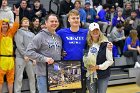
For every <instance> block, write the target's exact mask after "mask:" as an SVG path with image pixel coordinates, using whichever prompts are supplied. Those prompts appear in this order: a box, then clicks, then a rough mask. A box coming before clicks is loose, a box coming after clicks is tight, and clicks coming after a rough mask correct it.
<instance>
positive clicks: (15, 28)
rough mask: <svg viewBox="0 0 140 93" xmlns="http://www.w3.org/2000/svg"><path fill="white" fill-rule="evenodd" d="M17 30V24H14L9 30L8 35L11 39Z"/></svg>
mask: <svg viewBox="0 0 140 93" xmlns="http://www.w3.org/2000/svg"><path fill="white" fill-rule="evenodd" d="M18 28H19V23H17V22H14V24H13V27H12V28H10V29H9V30H10V31H9V33H10V35H11V36H12V37H14V35H15V33H16V32H17V30H18Z"/></svg>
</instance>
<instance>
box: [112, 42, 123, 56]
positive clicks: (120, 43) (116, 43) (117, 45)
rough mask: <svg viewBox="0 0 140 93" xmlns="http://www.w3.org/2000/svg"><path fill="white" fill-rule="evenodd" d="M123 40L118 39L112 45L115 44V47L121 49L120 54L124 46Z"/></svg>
mask: <svg viewBox="0 0 140 93" xmlns="http://www.w3.org/2000/svg"><path fill="white" fill-rule="evenodd" d="M124 42H125V41H124V40H119V41H117V42H113V45H115V46H116V47H119V48H120V50H121V55H123V47H124Z"/></svg>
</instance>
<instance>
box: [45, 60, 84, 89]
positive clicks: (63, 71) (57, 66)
mask: <svg viewBox="0 0 140 93" xmlns="http://www.w3.org/2000/svg"><path fill="white" fill-rule="evenodd" d="M46 70H47V71H46V72H47V73H46V74H47V79H46V80H47V89H48V91H61V90H73V89H81V88H82V76H81V72H82V65H81V61H79V60H78V61H71V60H70V61H63V60H60V61H55V62H54V64H51V65H47V69H46Z"/></svg>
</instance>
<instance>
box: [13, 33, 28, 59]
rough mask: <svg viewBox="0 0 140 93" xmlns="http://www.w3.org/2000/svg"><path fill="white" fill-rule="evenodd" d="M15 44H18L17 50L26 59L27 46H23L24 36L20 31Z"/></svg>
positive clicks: (16, 35)
mask: <svg viewBox="0 0 140 93" xmlns="http://www.w3.org/2000/svg"><path fill="white" fill-rule="evenodd" d="M14 39H15V42H16V46H17V50H18V51H19V52H20V54H21V55H22V56H23V57H24V56H25V50H26V48H25V46H24V44H23V35H22V33H20V31H18V32H17V33H16V34H15V37H14Z"/></svg>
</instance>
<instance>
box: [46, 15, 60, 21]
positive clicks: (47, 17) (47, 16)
mask: <svg viewBox="0 0 140 93" xmlns="http://www.w3.org/2000/svg"><path fill="white" fill-rule="evenodd" d="M50 16H56V17H57V19H58V20H59V18H58V16H57V15H56V14H48V15H46V17H45V21H48V19H49V17H50Z"/></svg>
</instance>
